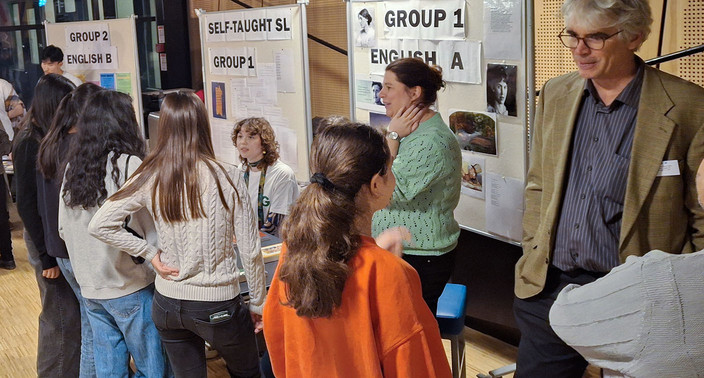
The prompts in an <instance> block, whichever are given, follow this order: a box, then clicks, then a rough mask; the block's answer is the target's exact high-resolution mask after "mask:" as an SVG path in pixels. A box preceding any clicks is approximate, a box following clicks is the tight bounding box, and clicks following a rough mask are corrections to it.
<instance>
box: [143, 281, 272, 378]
mask: <svg viewBox="0 0 704 378" xmlns="http://www.w3.org/2000/svg"><path fill="white" fill-rule="evenodd" d="M223 311H226V312H227V314H228V315H229V318H227V319H217V320H213V322H211V320H210V315H212V314H216V313H221V312H223ZM152 320H154V325H155V326H156V328H157V330H158V331H159V336H161V341H162V342H163V343H164V349H166V354H167V355H168V356H169V361H170V363H171V367H172V368H173V371H174V375H175V376H176V377H177V378H178V377H206V376H207V366H206V362H205V342H204V341H207V342H208V343H210V345H211V346H212V347H213V348H214V349H215V350H217V351H218V353H219V354H220V356H222V358H223V359H224V360H225V363H226V364H227V370H228V371H229V373H230V376H232V377H259V376H260V373H259V356H258V353H257V342H256V339H255V337H254V325H253V324H252V319H251V318H250V315H249V309H248V308H247V306H246V305H245V304H244V301H243V300H242V297H241V296H239V295H238V296H237V297H235V298H234V299H231V300H229V301H222V302H201V301H186V300H179V299H173V298H169V297H165V296H163V295H161V294H159V292H157V291H155V292H154V301H153V302H152Z"/></svg>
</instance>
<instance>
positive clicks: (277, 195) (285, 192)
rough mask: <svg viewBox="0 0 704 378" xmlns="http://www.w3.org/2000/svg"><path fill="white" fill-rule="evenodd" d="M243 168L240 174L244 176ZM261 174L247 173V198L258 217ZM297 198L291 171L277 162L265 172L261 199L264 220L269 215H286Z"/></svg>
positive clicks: (295, 184)
mask: <svg viewBox="0 0 704 378" xmlns="http://www.w3.org/2000/svg"><path fill="white" fill-rule="evenodd" d="M244 168H245V167H244V166H243V167H242V173H243V174H244ZM261 176H262V172H261V171H259V172H254V171H251V170H250V172H249V185H248V187H247V189H248V191H249V198H250V199H251V202H252V208H253V209H254V214H255V216H258V214H259V213H258V211H259V210H258V201H257V200H258V197H259V179H260V178H261ZM297 198H298V183H297V182H296V175H295V174H294V173H293V169H291V167H289V166H288V165H286V164H284V163H282V162H281V160H277V161H275V162H274V164H272V165H271V166H269V168H267V170H266V177H265V178H264V198H263V199H262V209H263V210H264V219H263V221H266V218H268V217H269V213H275V214H282V215H288V214H289V210H290V208H291V205H292V204H293V202H294V201H295V200H296V199H297Z"/></svg>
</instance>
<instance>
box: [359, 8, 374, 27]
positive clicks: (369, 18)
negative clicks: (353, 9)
mask: <svg viewBox="0 0 704 378" xmlns="http://www.w3.org/2000/svg"><path fill="white" fill-rule="evenodd" d="M359 15H360V16H362V17H364V18H366V19H367V24H371V23H372V15H371V14H369V11H368V10H367V8H364V9H362V10H361V11H359Z"/></svg>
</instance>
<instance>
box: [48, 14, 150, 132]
mask: <svg viewBox="0 0 704 378" xmlns="http://www.w3.org/2000/svg"><path fill="white" fill-rule="evenodd" d="M135 18H136V17H135V16H131V17H128V18H119V19H114V20H98V21H81V22H62V23H56V24H54V23H50V22H46V23H45V29H46V40H47V45H54V46H57V47H59V48H60V49H61V50H62V51H63V53H64V61H63V66H62V69H63V70H64V71H65V72H68V73H70V74H73V75H74V76H76V77H78V78H79V79H81V81H83V82H90V83H94V84H96V85H99V86H101V87H103V88H106V89H110V90H116V91H120V92H123V93H126V94H129V95H130V96H132V105H133V107H134V110H135V114H136V115H137V122H138V123H139V125H140V126H141V125H142V124H143V117H142V116H141V115H142V95H141V93H142V89H141V82H140V73H139V57H138V55H137V32H136V28H135ZM140 129H141V130H144V128H143V127H140ZM142 132H144V131H142Z"/></svg>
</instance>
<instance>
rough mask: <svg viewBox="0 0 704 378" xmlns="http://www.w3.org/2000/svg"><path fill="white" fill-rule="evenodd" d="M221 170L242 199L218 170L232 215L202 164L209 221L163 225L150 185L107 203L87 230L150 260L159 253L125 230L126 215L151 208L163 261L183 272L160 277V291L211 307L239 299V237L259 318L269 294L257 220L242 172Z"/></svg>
mask: <svg viewBox="0 0 704 378" xmlns="http://www.w3.org/2000/svg"><path fill="white" fill-rule="evenodd" d="M221 164H222V163H221ZM222 165H223V166H224V167H225V169H226V170H227V175H228V176H229V177H230V179H231V180H232V181H233V182H234V183H235V186H236V188H237V193H239V196H238V195H237V194H236V193H235V190H234V188H232V186H231V185H229V183H228V181H227V179H226V178H225V176H224V174H223V173H222V172H221V171H220V170H217V171H218V181H219V182H220V183H221V187H222V189H223V192H224V195H225V198H226V199H227V202H228V205H229V208H230V210H229V211H228V210H226V209H225V207H224V206H223V205H222V203H221V202H220V196H219V195H218V190H217V186H216V183H215V179H214V177H213V176H212V174H211V173H210V171H209V170H208V168H207V167H206V166H205V164H204V163H200V165H199V167H198V170H197V172H194V174H197V175H198V176H199V179H198V182H199V183H200V187H201V193H202V194H201V200H202V204H203V210H204V211H205V213H206V217H204V218H200V219H191V220H188V221H184V222H177V223H167V222H165V221H164V220H163V219H161V217H160V216H159V214H158V211H157V213H156V214H154V213H152V196H151V191H152V187H153V180H151V181H149V182H148V183H147V185H145V186H144V187H142V188H140V189H139V190H138V191H137V192H136V193H135V194H134V195H132V196H130V197H129V198H125V199H121V200H116V201H112V200H108V201H106V202H105V204H104V205H103V206H102V207H101V208H100V210H98V212H97V213H96V214H95V216H94V217H93V220H92V221H91V222H90V225H89V231H90V233H91V234H92V235H93V236H95V237H96V238H98V239H100V240H102V241H103V242H105V243H108V244H111V245H113V246H115V247H116V248H119V249H120V250H124V251H127V252H129V253H130V254H133V255H140V256H144V258H145V259H147V260H151V259H152V258H154V256H155V255H156V253H157V248H156V247H154V246H151V245H149V244H148V243H147V242H146V241H144V240H142V239H139V238H137V237H135V236H133V235H131V234H130V233H129V232H127V231H126V230H125V229H124V228H123V227H122V222H123V220H124V219H125V217H126V216H127V215H129V214H131V213H134V212H136V211H138V210H140V209H144V208H145V209H147V210H148V211H149V212H150V213H151V215H152V217H153V218H154V223H155V225H156V229H157V234H158V236H159V245H160V248H161V251H162V253H161V262H162V263H164V264H165V265H167V266H169V267H172V268H177V269H178V270H179V274H178V276H176V277H173V278H170V279H168V280H167V279H164V278H162V277H161V276H159V275H157V277H156V281H155V287H156V290H157V291H158V292H159V293H160V294H162V295H164V296H166V297H170V298H175V299H182V300H194V301H209V302H215V301H224V300H229V299H232V298H234V297H235V296H236V295H237V294H239V291H240V289H239V272H238V269H237V264H236V259H237V257H236V254H235V250H234V248H233V236H235V235H236V236H237V245H238V249H239V252H240V254H241V256H240V257H241V261H242V265H243V266H244V270H245V274H246V276H247V280H248V284H249V288H250V298H251V299H250V305H249V306H250V310H251V311H253V312H256V313H259V314H261V308H262V306H263V304H264V299H265V296H266V292H265V273H264V263H263V261H262V254H261V250H260V240H259V234H258V231H257V225H256V221H255V220H256V218H255V216H254V213H253V211H252V206H251V205H250V203H249V201H250V200H249V196H248V195H247V188H246V187H245V185H244V181H243V180H242V178H241V177H242V175H241V173H240V172H239V170H238V169H237V168H236V167H234V166H230V165H227V164H222ZM238 197H239V201H240V202H238V200H237V198H238ZM157 210H158V209H157ZM188 212H189V211H188V210H186V213H188Z"/></svg>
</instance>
